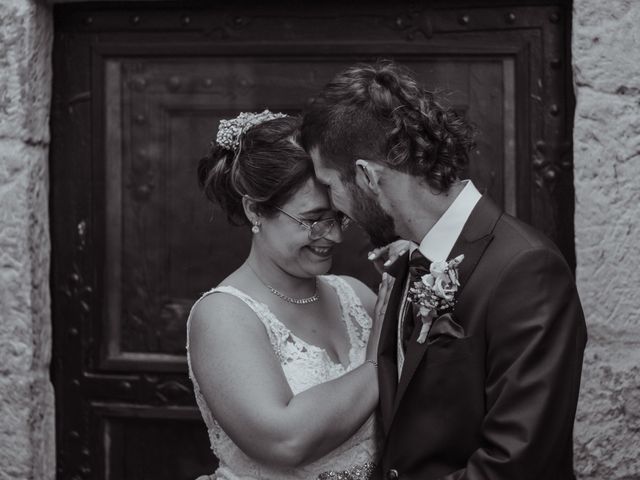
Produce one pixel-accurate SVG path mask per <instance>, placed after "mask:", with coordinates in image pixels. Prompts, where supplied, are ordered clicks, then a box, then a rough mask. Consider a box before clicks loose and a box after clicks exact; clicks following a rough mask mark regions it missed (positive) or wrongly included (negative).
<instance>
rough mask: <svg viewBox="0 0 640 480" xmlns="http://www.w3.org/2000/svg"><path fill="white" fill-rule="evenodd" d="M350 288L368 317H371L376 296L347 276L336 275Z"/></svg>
mask: <svg viewBox="0 0 640 480" xmlns="http://www.w3.org/2000/svg"><path fill="white" fill-rule="evenodd" d="M337 277H338V278H340V279H342V280H343V281H344V282H345V283H346V284H347V285H349V286H350V287H351V289H352V290H353V292H354V293H355V295H356V297H358V299H359V300H360V303H362V305H363V306H364V308H365V310H366V311H367V313H368V314H369V315H373V311H374V307H375V304H376V299H377V296H376V294H375V293H374V292H373V290H371V288H369V287H368V286H367V285H366V284H365V283H364V282H362V281H361V280H358V279H357V278H355V277H350V276H348V275H337Z"/></svg>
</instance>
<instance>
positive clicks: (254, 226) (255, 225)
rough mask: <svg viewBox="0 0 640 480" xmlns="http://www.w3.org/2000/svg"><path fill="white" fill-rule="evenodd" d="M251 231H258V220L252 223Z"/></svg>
mask: <svg viewBox="0 0 640 480" xmlns="http://www.w3.org/2000/svg"><path fill="white" fill-rule="evenodd" d="M251 231H252V232H253V233H254V234H255V233H260V222H256V223H254V224H253V227H251Z"/></svg>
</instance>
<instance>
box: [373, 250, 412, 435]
mask: <svg viewBox="0 0 640 480" xmlns="http://www.w3.org/2000/svg"><path fill="white" fill-rule="evenodd" d="M408 268H409V253H408V252H407V253H406V254H405V255H403V256H402V257H400V258H399V259H398V260H397V261H396V262H395V263H394V264H393V265H392V266H391V268H390V269H389V272H388V273H389V274H390V275H391V276H392V277H394V278H395V281H394V284H393V289H392V290H391V294H390V295H391V296H390V297H389V303H388V305H387V310H386V312H385V316H384V323H383V324H382V331H381V332H380V344H379V346H378V381H379V384H380V389H379V390H380V411H381V413H382V423H383V427H384V429H385V432H386V431H388V428H389V426H390V425H391V412H392V408H393V400H394V398H395V395H396V388H397V386H398V364H397V353H398V352H397V332H398V310H399V308H400V302H401V301H402V291H403V284H404V280H405V277H406V276H407V270H408Z"/></svg>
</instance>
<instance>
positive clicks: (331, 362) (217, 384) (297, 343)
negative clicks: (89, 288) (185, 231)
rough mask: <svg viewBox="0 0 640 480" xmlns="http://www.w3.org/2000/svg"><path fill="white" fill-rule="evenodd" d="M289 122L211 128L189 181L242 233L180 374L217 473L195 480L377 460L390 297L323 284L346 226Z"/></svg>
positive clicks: (363, 467)
mask: <svg viewBox="0 0 640 480" xmlns="http://www.w3.org/2000/svg"><path fill="white" fill-rule="evenodd" d="M298 126H299V120H298V119H297V118H295V117H290V116H285V115H282V114H273V113H271V112H268V111H265V112H263V113H261V114H247V113H243V114H240V116H239V117H237V118H236V119H233V120H229V121H226V120H223V121H222V122H220V129H219V131H218V134H217V138H216V142H215V143H214V144H213V147H212V150H211V152H210V154H209V155H208V156H207V157H205V158H203V159H202V160H201V161H200V165H199V167H198V177H199V181H200V185H201V186H202V188H203V190H204V191H205V193H206V195H207V197H208V198H209V199H210V200H211V201H213V202H215V203H217V204H219V205H220V206H221V207H222V208H223V209H224V210H225V211H226V213H227V216H228V218H229V219H230V221H232V222H235V223H244V224H246V225H247V226H249V225H251V231H252V232H253V240H252V244H251V250H250V252H249V255H248V257H247V259H246V260H245V262H244V263H243V264H242V266H241V267H240V268H238V269H237V270H236V271H235V272H233V273H231V275H229V276H228V277H227V278H226V279H224V280H223V281H222V282H221V284H220V285H219V286H218V287H216V288H214V289H212V290H210V291H209V292H207V293H205V294H204V295H203V296H202V297H201V298H200V299H199V300H198V301H197V302H196V303H195V304H194V306H193V308H192V311H191V314H190V316H189V320H188V324H187V334H188V340H187V353H188V359H189V373H190V376H191V379H192V381H193V385H194V390H195V395H196V400H197V403H198V406H199V408H200V411H201V413H202V416H203V419H204V421H205V423H206V425H207V428H208V431H209V438H210V441H211V447H212V449H213V452H214V453H215V455H216V456H217V457H218V459H219V460H220V466H219V468H218V469H217V470H216V472H215V473H214V474H213V475H210V476H208V477H201V479H207V478H208V479H224V480H237V479H243V480H244V479H273V480H275V479H278V480H286V479H312V478H318V479H334V478H342V479H367V478H371V475H372V472H373V469H374V462H375V460H376V455H377V437H376V423H375V420H374V411H375V407H376V405H377V403H378V380H377V372H376V369H377V363H376V350H377V344H378V338H379V334H380V327H381V324H382V319H383V315H384V309H385V307H386V301H387V300H388V298H387V297H388V292H389V290H390V288H389V287H390V277H389V276H388V275H386V274H384V275H383V281H382V284H381V286H380V292H379V295H378V300H377V301H376V295H375V294H374V293H373V292H372V291H371V290H369V288H368V287H366V286H365V285H364V284H363V283H361V282H360V281H358V280H356V279H354V278H350V277H338V276H334V275H326V274H327V272H328V271H329V268H330V267H331V259H332V251H333V248H334V246H335V245H336V244H338V243H340V242H341V241H342V230H343V229H344V228H345V227H346V225H347V223H348V219H347V218H345V217H343V216H341V215H340V214H338V213H336V212H334V211H333V210H332V209H331V206H330V203H329V199H328V196H327V192H326V190H325V187H324V186H322V185H320V184H319V183H318V182H317V181H316V180H315V177H314V174H313V165H312V163H311V161H310V159H309V157H308V156H307V154H306V153H305V152H304V150H302V148H301V147H300V146H298V144H297V143H296V142H295V140H294V136H295V133H296V131H297V128H298Z"/></svg>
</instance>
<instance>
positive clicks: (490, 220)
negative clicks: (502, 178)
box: [391, 196, 502, 419]
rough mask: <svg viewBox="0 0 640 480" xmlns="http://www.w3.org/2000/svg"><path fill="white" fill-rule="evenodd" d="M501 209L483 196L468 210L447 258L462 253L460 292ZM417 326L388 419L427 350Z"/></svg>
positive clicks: (480, 254)
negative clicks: (464, 221) (419, 341)
mask: <svg viewBox="0 0 640 480" xmlns="http://www.w3.org/2000/svg"><path fill="white" fill-rule="evenodd" d="M501 214H502V212H501V210H500V209H499V208H498V207H497V206H496V205H495V204H494V203H493V202H492V201H491V200H489V199H488V198H487V197H485V196H483V197H482V198H481V199H480V200H479V201H478V203H477V205H476V206H475V208H474V209H473V211H472V212H471V215H470V216H469V219H468V220H467V222H466V223H465V226H464V228H463V229H462V232H461V233H460V236H459V237H458V240H457V241H456V243H455V244H454V246H453V248H452V250H451V254H450V255H449V259H452V258H455V257H457V256H458V255H461V254H464V260H463V261H462V263H461V264H460V266H459V267H458V273H459V279H460V290H459V291H458V295H459V294H460V293H461V292H462V290H463V289H464V287H465V285H466V284H467V281H468V280H469V277H471V274H472V273H473V271H474V270H475V268H476V266H477V265H478V262H479V261H480V258H481V257H482V254H483V253H484V251H485V250H486V248H487V246H488V245H489V243H491V240H492V239H493V234H492V232H493V229H494V227H495V224H496V222H497V221H498V219H499V218H500V216H501ZM419 334H420V328H415V329H414V331H413V334H412V335H411V340H410V342H409V345H408V346H407V352H406V355H405V361H404V366H403V367H402V375H401V377H400V382H399V383H398V388H397V393H396V396H395V401H394V406H393V413H392V415H391V419H393V417H394V416H395V414H396V412H397V410H398V408H399V406H400V402H401V401H402V397H403V396H404V393H405V392H406V390H407V387H408V386H409V383H410V381H411V379H412V378H413V375H414V374H415V372H416V369H417V368H418V365H419V364H420V362H421V360H422V358H423V357H424V354H425V353H426V351H427V342H424V343H418V336H419Z"/></svg>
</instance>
